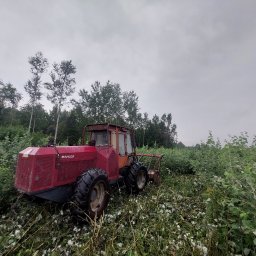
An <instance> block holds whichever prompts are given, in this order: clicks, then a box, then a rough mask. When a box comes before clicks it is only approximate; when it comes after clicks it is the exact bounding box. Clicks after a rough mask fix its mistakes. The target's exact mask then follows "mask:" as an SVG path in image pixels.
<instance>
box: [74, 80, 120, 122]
mask: <svg viewBox="0 0 256 256" xmlns="http://www.w3.org/2000/svg"><path fill="white" fill-rule="evenodd" d="M79 96H80V101H78V102H76V101H74V102H75V105H76V106H79V105H80V106H81V108H82V110H83V113H84V114H85V115H86V116H87V117H88V118H89V119H91V120H92V122H95V123H96V122H114V123H118V124H123V123H124V121H123V119H124V116H123V113H124V108H123V101H122V91H121V87H120V85H119V84H116V83H111V82H110V81H108V82H107V83H106V85H103V86H102V85H101V84H100V82H98V81H96V82H95V83H94V84H93V85H91V92H88V91H86V90H84V89H82V90H80V91H79Z"/></svg>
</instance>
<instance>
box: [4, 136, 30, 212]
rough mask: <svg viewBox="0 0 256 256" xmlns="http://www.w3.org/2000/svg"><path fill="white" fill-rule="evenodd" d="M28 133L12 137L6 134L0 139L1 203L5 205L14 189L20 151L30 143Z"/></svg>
mask: <svg viewBox="0 0 256 256" xmlns="http://www.w3.org/2000/svg"><path fill="white" fill-rule="evenodd" d="M30 141H31V139H30V138H29V136H28V135H24V136H23V137H20V136H18V135H16V136H15V137H13V138H11V137H9V136H6V137H5V138H4V139H3V140H1V141H0V155H1V158H0V181H1V182H0V183H1V184H0V205H1V207H4V206H5V203H6V202H8V200H9V198H10V197H11V195H12V191H13V182H14V181H13V177H14V170H15V166H16V161H17V155H18V153H19V152H20V151H21V150H23V149H24V148H26V147H28V146H29V145H30Z"/></svg>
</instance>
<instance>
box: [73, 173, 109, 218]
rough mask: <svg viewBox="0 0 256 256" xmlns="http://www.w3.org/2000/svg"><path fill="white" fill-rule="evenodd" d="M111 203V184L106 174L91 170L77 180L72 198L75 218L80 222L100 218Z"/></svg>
mask: <svg viewBox="0 0 256 256" xmlns="http://www.w3.org/2000/svg"><path fill="white" fill-rule="evenodd" d="M108 201H109V183H108V178H107V175H106V173H105V172H104V171H103V170H100V169H90V170H88V171H87V172H85V173H83V174H82V175H81V176H80V177H79V179H78V180H77V183H76V187H75V191H74V194H73V197H72V203H71V206H72V207H71V209H72V213H73V216H74V217H75V218H76V219H77V220H80V221H84V220H88V217H89V219H94V218H98V217H100V216H101V215H102V213H103V211H104V210H105V208H106V207H107V204H108Z"/></svg>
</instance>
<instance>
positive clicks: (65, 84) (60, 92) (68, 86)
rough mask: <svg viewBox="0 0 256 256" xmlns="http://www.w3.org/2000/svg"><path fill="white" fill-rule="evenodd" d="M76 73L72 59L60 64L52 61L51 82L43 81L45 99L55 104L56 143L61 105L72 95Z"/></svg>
mask: <svg viewBox="0 0 256 256" xmlns="http://www.w3.org/2000/svg"><path fill="white" fill-rule="evenodd" d="M75 73H76V67H75V66H74V65H73V64H72V61H71V60H69V61H62V62H61V63H60V64H57V63H54V64H53V70H52V71H51V74H50V77H51V83H45V87H46V89H47V90H49V93H48V94H47V99H48V100H50V101H51V102H52V103H53V104H54V105H55V106H57V109H58V111H57V122H56V127H55V134H54V144H56V140H57V133H58V125H59V117H60V112H61V107H62V106H63V104H64V102H65V101H66V100H67V97H69V96H70V95H72V93H74V91H75V87H74V85H75V83H76V80H75V78H74V77H73V75H74V74H75Z"/></svg>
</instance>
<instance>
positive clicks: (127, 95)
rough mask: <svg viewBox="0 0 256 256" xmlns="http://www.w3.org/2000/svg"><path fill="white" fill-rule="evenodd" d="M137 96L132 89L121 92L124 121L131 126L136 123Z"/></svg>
mask: <svg viewBox="0 0 256 256" xmlns="http://www.w3.org/2000/svg"><path fill="white" fill-rule="evenodd" d="M138 99H139V98H138V96H137V95H136V93H135V92H134V91H129V92H124V93H123V106H124V111H125V115H126V118H125V121H126V122H127V123H128V124H129V125H130V126H132V127H135V126H137V125H138V111H139V107H138Z"/></svg>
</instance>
